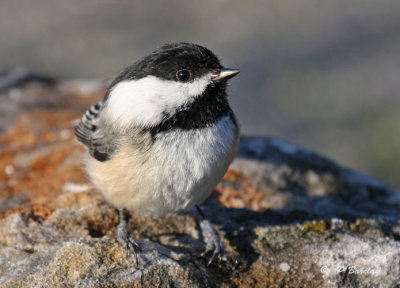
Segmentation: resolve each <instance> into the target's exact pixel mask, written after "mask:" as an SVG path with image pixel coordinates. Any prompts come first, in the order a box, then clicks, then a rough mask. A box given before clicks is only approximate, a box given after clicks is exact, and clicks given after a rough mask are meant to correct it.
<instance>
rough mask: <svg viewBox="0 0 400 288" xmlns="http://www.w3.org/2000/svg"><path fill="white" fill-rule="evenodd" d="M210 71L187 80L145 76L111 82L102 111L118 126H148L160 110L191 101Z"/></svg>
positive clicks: (156, 121)
mask: <svg viewBox="0 0 400 288" xmlns="http://www.w3.org/2000/svg"><path fill="white" fill-rule="evenodd" d="M210 79H211V74H207V75H204V76H202V77H200V78H197V79H195V80H194V81H192V82H189V83H181V82H176V81H168V80H162V79H160V78H157V77H155V76H147V77H145V78H142V79H139V80H130V81H123V82H121V83H118V84H117V85H115V86H114V87H113V88H112V90H111V92H110V97H109V99H108V101H107V103H106V109H105V111H104V112H105V114H106V115H107V117H109V119H110V120H112V121H114V122H115V123H119V124H120V125H122V126H130V125H132V124H135V125H140V126H143V127H152V126H155V125H157V124H159V123H160V122H161V120H162V119H163V115H164V114H173V113H174V112H175V110H176V108H178V107H179V106H182V105H185V104H188V103H191V102H192V101H193V100H194V99H195V97H196V96H199V95H201V94H202V93H203V92H204V90H205V89H206V88H207V85H208V84H209V83H210Z"/></svg>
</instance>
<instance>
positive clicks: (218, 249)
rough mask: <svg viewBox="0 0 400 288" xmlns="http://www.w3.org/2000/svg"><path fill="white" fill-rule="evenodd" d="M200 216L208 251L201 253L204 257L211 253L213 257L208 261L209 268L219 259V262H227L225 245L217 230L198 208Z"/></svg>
mask: <svg viewBox="0 0 400 288" xmlns="http://www.w3.org/2000/svg"><path fill="white" fill-rule="evenodd" d="M198 211H199V214H200V216H201V219H200V228H201V232H202V234H203V238H204V241H205V242H206V250H205V251H204V252H203V253H201V256H202V257H205V256H206V255H208V254H210V253H211V257H210V259H209V260H208V263H207V266H210V265H211V263H212V262H213V261H214V260H215V259H218V262H219V263H221V262H222V261H224V262H226V261H227V257H226V254H225V252H224V245H223V244H222V241H221V237H220V236H219V234H218V232H217V230H215V228H214V226H213V225H212V224H211V223H210V221H208V220H207V219H206V218H205V217H204V215H203V213H202V211H201V210H200V208H198Z"/></svg>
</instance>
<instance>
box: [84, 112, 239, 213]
mask: <svg viewBox="0 0 400 288" xmlns="http://www.w3.org/2000/svg"><path fill="white" fill-rule="evenodd" d="M237 142H238V128H237V127H236V126H235V125H234V123H233V121H232V119H231V118H230V117H229V116H226V117H223V118H221V119H220V120H219V121H218V122H217V123H216V124H215V125H213V126H212V127H207V128H202V129H191V130H180V129H176V130H171V131H167V132H163V133H159V134H157V136H156V140H155V141H154V144H153V145H152V147H151V149H150V150H149V151H147V152H146V153H145V154H141V153H137V152H133V151H130V150H129V149H130V148H129V146H127V145H125V146H124V148H123V149H122V150H121V152H120V153H119V154H117V155H116V157H115V158H114V159H111V160H109V161H106V162H98V161H95V160H94V161H92V160H90V161H89V162H88V165H89V166H91V167H90V169H88V172H89V173H90V174H91V178H92V181H93V183H94V184H95V185H96V186H97V187H98V190H99V191H100V192H101V193H102V194H103V195H104V196H105V198H106V199H107V200H108V201H110V202H111V203H113V204H114V205H116V206H117V207H119V208H126V209H128V210H131V211H134V212H137V213H140V214H144V215H150V216H159V215H164V214H167V213H173V212H178V211H183V210H188V209H190V208H191V207H193V206H194V205H196V204H199V203H201V202H202V201H204V200H205V199H206V198H207V197H208V196H209V195H210V194H211V192H212V190H213V188H214V187H215V186H216V185H217V184H218V182H219V181H220V180H221V178H222V177H223V175H224V173H225V172H226V170H227V168H228V166H229V164H230V163H231V161H232V160H233V157H234V155H235V153H236V148H237Z"/></svg>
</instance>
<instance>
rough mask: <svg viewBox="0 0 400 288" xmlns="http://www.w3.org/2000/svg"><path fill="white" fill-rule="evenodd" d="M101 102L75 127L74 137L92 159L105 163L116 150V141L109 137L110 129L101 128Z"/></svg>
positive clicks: (88, 111)
mask: <svg viewBox="0 0 400 288" xmlns="http://www.w3.org/2000/svg"><path fill="white" fill-rule="evenodd" d="M103 103H104V102H103V101H100V102H98V103H97V104H96V105H93V106H92V107H90V109H89V110H87V111H86V113H85V114H84V115H83V116H82V118H81V120H80V122H79V124H78V125H76V126H75V135H76V138H77V139H78V141H79V142H81V143H82V144H83V145H84V146H85V147H86V148H87V149H88V150H89V153H90V155H91V156H92V157H94V158H95V159H97V160H98V161H101V162H103V161H107V160H109V159H110V158H111V155H112V154H113V152H114V151H115V150H116V149H117V145H118V143H117V142H118V141H117V139H116V138H115V137H114V135H111V134H112V133H111V131H110V129H107V127H101V126H102V125H101V122H100V121H99V115H100V113H101V110H102V107H103Z"/></svg>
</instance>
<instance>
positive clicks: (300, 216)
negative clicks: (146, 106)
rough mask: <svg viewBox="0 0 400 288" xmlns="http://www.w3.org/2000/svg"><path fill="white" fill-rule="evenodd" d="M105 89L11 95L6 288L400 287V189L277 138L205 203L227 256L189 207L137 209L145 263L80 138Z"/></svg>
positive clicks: (0, 147)
mask: <svg viewBox="0 0 400 288" xmlns="http://www.w3.org/2000/svg"><path fill="white" fill-rule="evenodd" d="M6 74H7V73H6V72H4V73H3V74H2V75H6ZM0 76H1V75H0ZM0 78H1V77H0ZM17 80H18V79H17ZM25 82H27V81H25ZM0 83H1V81H0ZM15 83H16V84H20V82H18V81H16V82H15ZM9 87H13V85H12V83H11V84H10V81H8V82H7V89H8V88H9ZM0 88H1V87H0ZM103 89H104V86H103V85H102V83H101V82H82V81H81V82H79V81H78V82H59V83H56V84H55V83H53V84H52V86H48V83H47V82H46V83H36V82H33V83H28V84H26V85H25V86H23V87H19V88H16V87H14V88H12V89H11V90H10V89H8V90H6V91H5V92H3V93H2V94H0V99H1V104H0V110H1V111H2V113H1V120H2V121H1V123H2V124H1V125H0V133H1V134H0V171H1V173H0V219H1V220H0V287H398V286H397V285H398V283H399V282H400V265H399V261H400V242H399V240H400V223H399V216H400V193H399V192H397V191H394V190H391V189H389V188H387V187H386V186H385V185H383V184H381V183H379V182H378V181H375V180H373V179H371V178H368V177H366V176H363V175H360V174H358V173H356V172H353V171H350V170H348V169H345V168H343V167H340V166H339V165H337V164H336V163H334V162H332V161H330V160H328V159H325V158H323V157H321V156H318V155H316V154H314V153H312V152H309V151H306V150H304V149H301V148H299V147H296V146H293V145H291V144H288V143H286V142H284V141H282V140H278V139H274V138H259V137H243V138H242V140H241V143H240V149H239V153H238V157H237V158H236V159H235V161H234V163H233V164H232V166H231V168H230V170H229V171H228V173H227V174H226V175H225V177H224V180H223V181H222V182H221V183H220V185H219V186H218V187H217V188H216V190H215V193H214V194H213V196H212V197H211V198H210V200H209V201H207V203H205V205H204V206H203V210H204V212H205V213H206V215H208V216H209V218H210V220H211V221H212V223H213V224H214V225H215V226H216V227H217V228H218V230H219V231H220V233H221V235H222V236H223V241H224V244H225V246H226V250H227V254H228V256H229V257H228V260H227V261H226V262H222V263H214V264H212V265H211V266H210V267H207V265H206V263H207V259H204V258H202V257H201V256H199V254H200V253H201V252H202V251H203V249H204V243H203V241H202V237H201V235H200V234H199V232H198V226H197V223H196V221H195V219H194V217H193V215H192V213H187V214H182V215H168V216H165V217H160V218H156V219H152V218H146V217H141V216H138V215H135V214H133V213H132V214H131V217H130V219H129V225H130V227H131V229H132V231H133V233H132V235H133V237H135V238H137V239H139V241H140V242H141V243H142V245H143V247H144V251H143V253H141V254H140V256H139V263H138V265H136V263H135V259H134V257H132V256H131V255H127V254H126V251H125V250H124V248H123V247H121V246H120V245H119V244H118V243H117V242H116V240H115V232H116V224H117V223H118V213H117V211H116V209H115V208H114V207H112V205H110V204H108V203H106V202H105V201H104V200H103V199H102V198H101V196H99V195H98V194H97V193H95V191H93V190H92V188H91V187H90V185H88V183H87V179H86V177H85V175H84V174H83V172H82V170H81V163H80V157H81V155H82V153H83V149H81V147H80V146H79V145H78V144H77V143H76V141H75V140H74V138H73V134H72V126H73V121H74V119H76V118H78V117H79V116H80V114H81V113H82V112H83V111H84V110H85V109H86V108H87V107H89V106H90V104H91V103H93V102H94V101H95V100H98V99H100V98H101V97H102V93H103ZM4 90H5V89H4ZM6 105H7V106H6ZM7 107H8V108H7ZM3 112H4V113H3Z"/></svg>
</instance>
